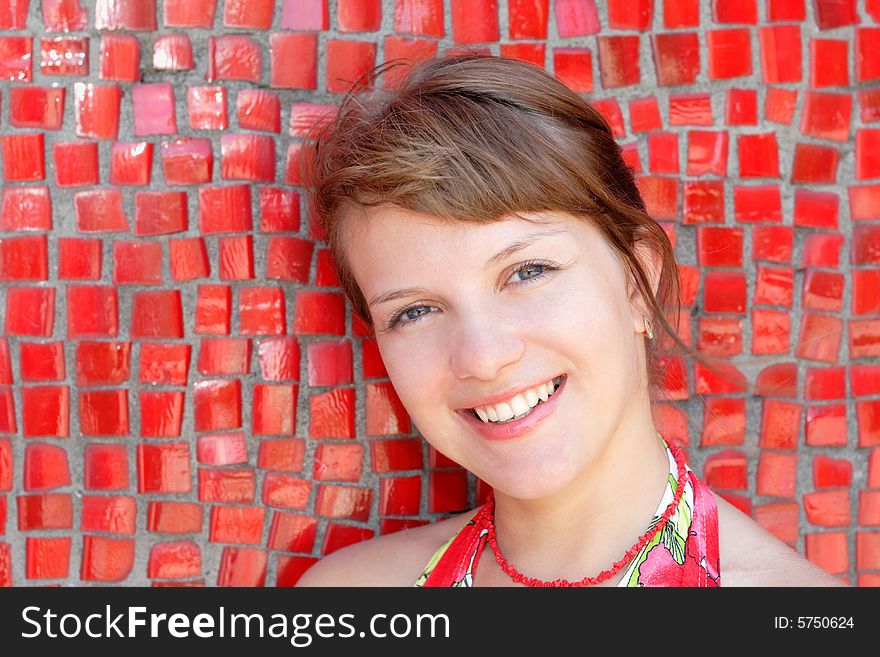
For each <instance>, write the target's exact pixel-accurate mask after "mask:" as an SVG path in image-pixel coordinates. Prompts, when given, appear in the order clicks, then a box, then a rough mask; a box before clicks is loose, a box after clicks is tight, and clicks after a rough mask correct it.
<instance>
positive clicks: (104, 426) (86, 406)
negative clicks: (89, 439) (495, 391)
mask: <svg viewBox="0 0 880 657" xmlns="http://www.w3.org/2000/svg"><path fill="white" fill-rule="evenodd" d="M79 422H80V433H81V434H82V435H84V436H124V435H126V434H128V433H129V423H128V391H127V390H85V391H83V390H81V391H80V392H79Z"/></svg>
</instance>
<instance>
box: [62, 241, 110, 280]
mask: <svg viewBox="0 0 880 657" xmlns="http://www.w3.org/2000/svg"><path fill="white" fill-rule="evenodd" d="M101 251H102V246H101V240H98V239H83V238H76V237H70V238H60V239H59V240H58V278H59V279H62V280H65V279H68V280H70V279H80V280H98V279H99V278H101Z"/></svg>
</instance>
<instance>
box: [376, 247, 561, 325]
mask: <svg viewBox="0 0 880 657" xmlns="http://www.w3.org/2000/svg"><path fill="white" fill-rule="evenodd" d="M557 269H559V268H558V267H555V266H554V265H551V264H549V263H546V262H541V261H536V260H530V261H529V262H525V263H523V264H522V265H520V266H518V267H517V269H516V271H514V272H513V273H514V274H519V273H520V272H523V271H538V272H539V273H537V274H535V275H534V276H530V277H528V278H526V279H523V280H519V281H517V282H515V283H513V285H514V286H519V285H528V284H529V283H531V282H533V281H536V280H538V279H540V278H543V277H544V276H545V275H546V274H547V273H548V272H551V271H556V270H557ZM433 308H434V306H426V305H424V304H421V305H414V306H409V307H408V308H404V309H403V310H399V311H398V312H396V313H395V314H394V315H393V316H392V317H391V318H390V319H389V320H388V321H387V322H386V323H385V325H384V327H383V329H384V330H385V331H390V330H392V329H394V328H395V327H397V326H398V325H399V326H412V325H413V324H417V323H418V322H419V321H421V319H422V318H423V317H425V316H426V315H428V314H429V313H421V314H415V312H416V311H419V310H422V309H426V310H431V309H433ZM410 313H413V314H412V315H411V314H410ZM407 317H410V318H411V319H407Z"/></svg>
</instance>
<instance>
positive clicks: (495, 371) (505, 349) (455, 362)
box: [449, 307, 525, 381]
mask: <svg viewBox="0 0 880 657" xmlns="http://www.w3.org/2000/svg"><path fill="white" fill-rule="evenodd" d="M499 317H500V315H499V314H496V313H493V312H491V311H489V310H488V309H487V308H486V307H483V308H467V309H463V310H462V311H461V313H459V315H458V318H457V320H458V323H457V327H456V330H454V331H451V332H450V342H449V368H450V371H451V372H452V373H453V374H454V375H455V376H456V377H457V378H459V379H471V378H473V379H479V380H481V381H495V380H497V379H499V378H500V377H501V376H503V374H504V372H505V369H507V368H509V367H511V366H513V365H514V364H515V363H517V362H518V361H519V360H520V359H521V358H522V355H523V353H524V351H525V343H524V341H523V338H522V336H521V335H520V332H519V331H518V330H517V328H516V326H515V325H514V324H513V322H510V321H504V320H502V319H499Z"/></svg>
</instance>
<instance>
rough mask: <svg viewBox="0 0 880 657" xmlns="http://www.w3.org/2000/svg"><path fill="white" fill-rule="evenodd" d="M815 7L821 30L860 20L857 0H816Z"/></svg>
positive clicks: (853, 23)
mask: <svg viewBox="0 0 880 657" xmlns="http://www.w3.org/2000/svg"><path fill="white" fill-rule="evenodd" d="M814 7H815V10H816V23H818V25H819V29H820V30H831V29H834V28H835V27H841V26H843V25H855V24H857V23H858V22H859V16H858V14H857V13H856V3H855V0H816V1H815V3H814Z"/></svg>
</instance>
